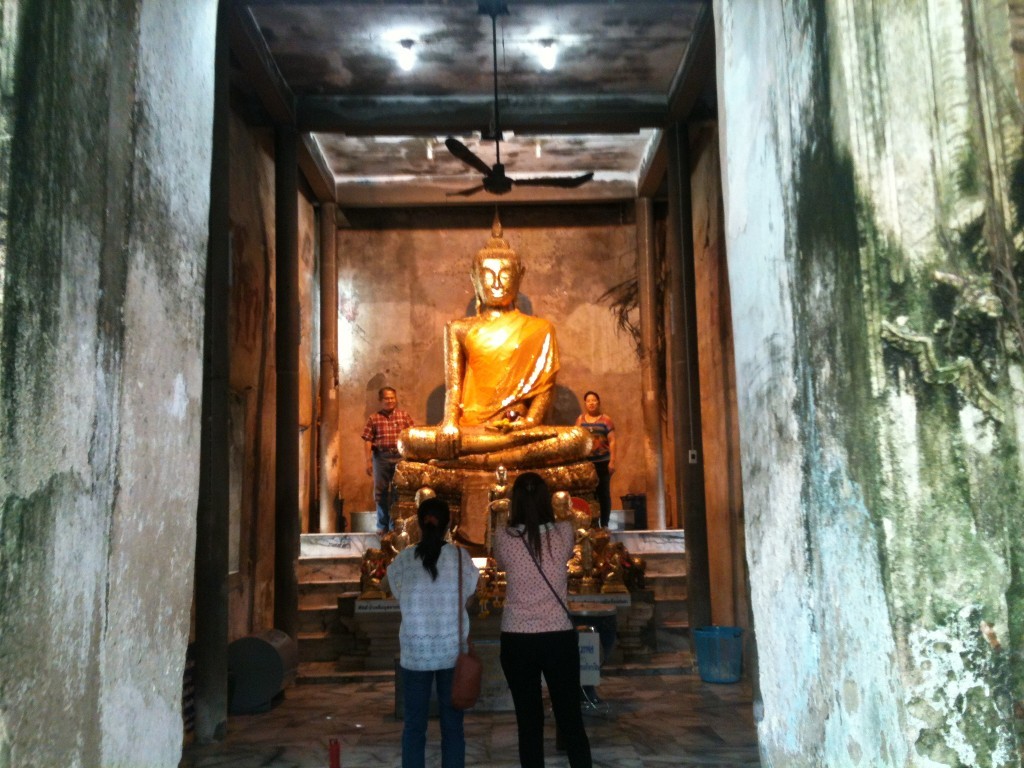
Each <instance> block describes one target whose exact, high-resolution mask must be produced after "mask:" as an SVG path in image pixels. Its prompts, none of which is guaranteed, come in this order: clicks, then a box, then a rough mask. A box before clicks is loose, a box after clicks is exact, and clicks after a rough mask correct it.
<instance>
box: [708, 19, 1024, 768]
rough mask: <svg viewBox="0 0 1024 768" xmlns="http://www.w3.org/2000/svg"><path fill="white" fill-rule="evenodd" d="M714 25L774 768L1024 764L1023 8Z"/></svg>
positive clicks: (766, 734) (764, 692) (766, 748)
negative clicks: (1018, 81)
mask: <svg viewBox="0 0 1024 768" xmlns="http://www.w3.org/2000/svg"><path fill="white" fill-rule="evenodd" d="M715 11H716V25H717V33H718V34H717V36H716V37H717V41H718V43H719V46H720V50H719V64H720V70H719V76H720V82H719V94H720V103H721V120H722V127H723V130H722V141H723V157H724V158H725V161H724V164H725V167H724V183H725V199H726V223H727V250H728V254H729V268H730V285H731V289H732V299H733V303H732V306H733V317H734V326H735V328H736V329H737V334H736V339H735V344H736V346H735V351H736V366H737V389H738V392H739V411H740V433H741V436H742V448H743V477H744V497H745V504H746V517H747V525H748V529H747V542H748V544H747V553H748V561H749V565H750V579H751V591H752V604H753V609H754V616H755V624H756V630H757V649H758V657H759V664H760V675H759V681H758V682H759V687H760V697H761V701H762V706H763V713H762V718H761V720H760V723H759V734H760V740H761V744H762V753H763V756H764V759H765V763H766V764H769V765H785V766H821V765H829V766H846V765H863V766H904V765H915V766H936V765H943V766H961V765H963V766H966V765H972V766H973V765H992V766H1016V765H1020V764H1021V754H1020V751H1019V749H1020V746H1019V740H1018V739H1017V738H1015V734H1014V728H1015V723H1014V714H1013V711H1014V706H1015V705H1014V702H1017V704H1016V706H1017V707H1020V701H1021V699H1022V686H1021V673H1022V670H1021V664H1022V662H1021V622H1022V620H1024V616H1022V607H1024V606H1022V602H1021V590H1022V587H1024V584H1022V572H1021V565H1020V563H1021V561H1022V559H1021V553H1022V543H1021V537H1020V535H1019V532H1017V531H1018V530H1019V516H1020V498H1021V490H1020V479H1021V474H1022V472H1021V458H1020V456H1021V442H1020V441H1021V438H1020V435H1021V431H1022V430H1021V428H1022V426H1024V419H1022V413H1024V411H1022V409H1021V406H1020V402H1021V397H1020V380H1021V377H1020V373H1019V371H1020V361H1021V350H1022V347H1021V339H1022V337H1021V336H1020V334H1019V328H1020V322H1019V317H1020V316H1019V314H1015V313H1017V312H1018V310H1015V309H1014V307H1015V306H1017V305H1019V302H1020V298H1021V297H1020V289H1019V283H1017V282H1016V281H1019V280H1020V277H1021V273H1022V267H1021V257H1020V255H1019V253H1018V252H1017V250H1016V248H1015V246H1014V245H1013V238H1014V237H1016V236H1019V232H1020V228H1019V224H1018V223H1017V222H1018V220H1019V219H1018V218H1017V217H1018V216H1019V211H1017V210H1015V209H1014V207H1013V205H1011V203H1010V197H1011V193H1012V192H1013V186H1012V184H1011V182H1010V178H1011V176H1010V174H1011V169H1012V166H1013V164H1014V163H1016V162H1018V161H1019V157H1020V153H1019V148H1018V140H1019V127H1020V118H1019V115H1020V111H1019V110H1020V106H1019V104H1018V103H1017V100H1016V98H1015V97H1014V96H1013V90H1012V83H1013V78H1014V71H1013V67H1012V64H1011V60H1010V40H1009V33H1008V23H1007V5H1006V3H1005V2H1002V3H1000V2H982V1H981V0H976V1H975V0H972V1H969V2H965V3H961V2H959V0H957V1H956V2H953V1H952V0H946V1H945V2H943V1H940V0H933V1H932V2H923V3H874V4H861V3H835V4H822V3H813V2H797V3H787V4H764V3H752V2H738V1H734V0H719V2H716V4H715ZM1007 86H1009V87H1007ZM1016 725H1017V727H1019V723H1017V724H1016Z"/></svg>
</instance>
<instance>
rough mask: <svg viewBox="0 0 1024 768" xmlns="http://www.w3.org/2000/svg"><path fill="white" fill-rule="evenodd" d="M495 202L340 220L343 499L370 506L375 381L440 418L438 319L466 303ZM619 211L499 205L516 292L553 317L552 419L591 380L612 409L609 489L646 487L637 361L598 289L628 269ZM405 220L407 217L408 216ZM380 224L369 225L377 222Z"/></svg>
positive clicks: (631, 236)
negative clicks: (520, 271) (367, 455)
mask: <svg viewBox="0 0 1024 768" xmlns="http://www.w3.org/2000/svg"><path fill="white" fill-rule="evenodd" d="M493 216H494V209H493V208H490V209H489V208H474V209H468V210H455V211H451V212H448V213H446V214H444V215H440V216H439V215H438V214H437V213H436V212H435V213H434V214H425V215H424V214H415V215H413V214H410V215H409V216H407V217H404V218H403V214H401V213H398V214H394V215H390V216H386V217H382V218H381V219H380V220H378V221H376V222H374V227H373V228H370V227H366V226H364V227H361V228H358V229H355V228H353V229H341V230H339V231H338V241H337V243H338V244H337V251H338V302H339V315H340V319H339V322H338V337H339V347H340V350H339V358H338V359H339V367H340V373H341V388H340V398H341V406H340V423H341V426H340V443H341V464H342V477H341V495H342V496H343V497H344V498H345V509H346V511H352V510H370V509H373V489H372V484H371V481H370V478H369V477H367V475H366V474H365V471H364V462H363V459H362V456H363V453H362V452H363V447H362V441H361V440H360V434H361V432H362V429H363V425H364V424H365V422H366V419H367V417H368V415H369V414H370V413H371V412H372V410H374V409H376V408H377V407H378V403H377V390H378V389H379V388H380V387H381V386H383V385H384V384H389V385H391V386H394V387H396V388H397V389H398V394H399V401H400V405H401V406H402V407H403V408H405V409H407V410H408V411H409V412H410V413H411V414H412V416H413V418H414V419H415V420H416V422H417V423H419V424H437V423H439V422H440V419H441V407H442V406H443V402H444V399H443V391H444V387H443V385H444V359H443V353H442V335H443V331H444V326H445V323H447V322H448V321H449V320H452V319H454V318H457V317H461V316H463V315H464V314H465V313H466V312H467V311H472V305H471V302H472V299H473V288H472V285H471V283H470V279H469V270H470V266H471V263H472V258H473V256H474V254H476V252H477V251H478V250H480V248H482V247H483V246H484V245H485V244H486V242H487V238H488V237H489V235H490V227H491V219H492V218H493ZM621 216H622V214H621V213H616V212H615V211H611V212H608V211H604V210H603V209H598V210H596V211H595V210H593V209H574V208H571V207H569V208H566V209H565V210H564V211H560V212H557V211H556V212H553V213H552V212H548V213H546V214H544V215H542V216H538V215H536V214H532V215H531V214H530V213H529V212H526V213H523V212H516V211H514V210H511V209H510V210H507V211H503V212H502V218H503V224H504V233H505V238H506V239H507V240H508V241H509V244H510V245H511V246H512V248H513V249H515V250H516V251H518V253H519V255H520V257H521V258H522V260H523V263H524V264H525V265H526V275H525V277H524V278H523V282H522V287H521V295H522V296H524V297H525V299H526V301H527V302H528V304H529V306H530V307H531V308H532V312H533V314H536V315H540V316H543V317H546V318H547V319H549V320H551V321H552V322H553V323H554V325H555V330H556V333H557V336H558V344H559V352H560V356H561V371H560V372H559V374H558V390H559V391H558V393H557V399H556V401H555V404H554V406H553V408H552V413H551V414H549V419H548V420H549V421H550V422H551V423H559V424H564V423H572V421H573V420H574V419H575V417H576V415H577V414H579V413H580V412H581V410H580V409H581V408H582V402H583V393H584V392H586V391H587V390H589V389H594V390H596V391H598V392H599V393H600V394H601V401H602V406H603V408H604V410H605V412H606V413H608V414H609V415H610V416H611V417H612V419H613V420H614V421H615V427H616V434H617V435H618V447H619V458H620V462H619V465H618V470H617V471H616V473H615V475H614V476H613V478H612V496H613V505H612V506H613V507H615V508H618V507H619V499H618V497H619V496H621V495H624V494H627V493H642V492H643V490H644V479H643V478H644V452H643V449H642V446H643V416H642V413H641V410H640V402H641V398H640V368H639V363H638V361H637V358H636V356H635V354H634V352H633V350H632V347H631V341H630V339H629V337H628V336H627V335H625V334H623V333H621V332H619V331H618V330H617V329H616V326H615V319H614V317H613V315H612V314H611V312H610V311H609V308H608V306H607V304H603V303H601V302H599V301H598V300H599V298H600V297H601V296H602V294H604V293H605V291H607V290H608V288H609V287H611V286H613V285H615V284H616V283H619V282H622V281H623V280H626V279H627V278H630V277H632V276H633V275H634V274H635V263H636V230H635V226H634V225H633V224H632V222H631V221H629V220H627V221H626V222H625V223H623V222H622V219H621ZM410 220H411V222H412V223H411V224H410V223H409V221H410ZM378 226H379V227H380V228H379V229H378V228H377V227H378Z"/></svg>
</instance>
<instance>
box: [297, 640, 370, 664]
mask: <svg viewBox="0 0 1024 768" xmlns="http://www.w3.org/2000/svg"><path fill="white" fill-rule="evenodd" d="M298 640H299V642H298V647H299V665H300V666H301V665H302V664H304V663H306V662H331V663H335V662H337V660H338V659H339V658H340V657H341V656H342V655H344V654H346V653H349V654H350V653H352V652H353V651H354V649H355V648H356V641H355V638H353V637H352V635H351V634H339V633H337V632H299V637H298Z"/></svg>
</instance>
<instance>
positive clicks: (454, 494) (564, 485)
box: [392, 460, 598, 557]
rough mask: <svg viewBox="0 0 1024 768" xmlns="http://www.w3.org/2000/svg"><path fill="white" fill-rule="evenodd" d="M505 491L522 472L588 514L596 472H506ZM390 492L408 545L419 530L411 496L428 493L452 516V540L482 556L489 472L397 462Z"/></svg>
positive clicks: (575, 468)
mask: <svg viewBox="0 0 1024 768" xmlns="http://www.w3.org/2000/svg"><path fill="white" fill-rule="evenodd" d="M506 470H507V472H508V477H507V481H506V484H507V487H508V488H509V489H511V487H512V484H513V483H514V482H515V479H516V477H518V476H519V475H521V474H522V473H523V472H536V473H537V474H538V475H540V476H541V477H542V478H544V482H546V483H547V485H548V488H549V489H550V490H551V492H552V493H555V492H556V491H566V492H567V493H568V494H569V495H570V496H574V497H577V498H581V499H583V500H584V501H586V502H587V503H588V504H589V505H590V507H591V509H592V510H594V509H597V507H598V504H597V497H596V496H595V494H594V491H595V490H596V489H597V472H596V471H595V470H594V465H593V464H592V463H591V462H589V461H586V460H583V461H577V462H573V463H571V464H561V465H558V466H553V467H525V468H515V467H506ZM394 482H395V488H396V489H397V491H398V501H397V503H396V504H395V505H394V507H393V509H392V515H393V516H394V517H395V518H396V519H409V518H411V520H409V522H408V523H407V524H406V530H408V531H409V533H410V535H412V538H413V540H416V539H418V538H419V531H415V532H414V531H413V529H414V528H415V521H416V501H415V496H416V491H418V490H419V489H420V488H424V487H426V488H431V489H433V491H434V493H435V494H437V497H438V498H440V499H444V500H445V501H446V502H448V506H449V508H450V509H451V513H452V531H453V536H454V538H455V539H456V540H457V541H458V542H459V543H460V544H463V545H464V546H466V547H467V548H468V549H469V550H470V551H471V552H472V553H473V555H474V556H477V557H482V556H484V555H485V554H486V553H487V552H486V550H487V537H488V527H489V526H490V515H489V508H490V507H489V502H490V499H489V496H488V494H489V492H490V490H491V489H492V488H494V486H495V484H496V483H497V478H496V475H495V473H494V471H493V470H482V469H449V468H445V467H438V466H435V465H433V464H427V463H425V462H418V461H400V462H398V467H397V468H396V469H395V481H394Z"/></svg>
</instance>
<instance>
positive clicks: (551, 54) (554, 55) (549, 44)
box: [537, 40, 558, 71]
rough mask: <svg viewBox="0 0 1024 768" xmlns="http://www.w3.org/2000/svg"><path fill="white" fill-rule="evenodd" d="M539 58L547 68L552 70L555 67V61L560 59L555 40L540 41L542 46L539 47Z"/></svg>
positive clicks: (541, 63)
mask: <svg viewBox="0 0 1024 768" xmlns="http://www.w3.org/2000/svg"><path fill="white" fill-rule="evenodd" d="M537 60H538V61H539V62H540V65H541V66H542V67H544V69H546V70H549V71H550V70H552V69H554V68H555V63H556V62H557V61H558V46H557V45H556V44H555V41H554V40H541V41H540V47H539V48H538V49H537Z"/></svg>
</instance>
